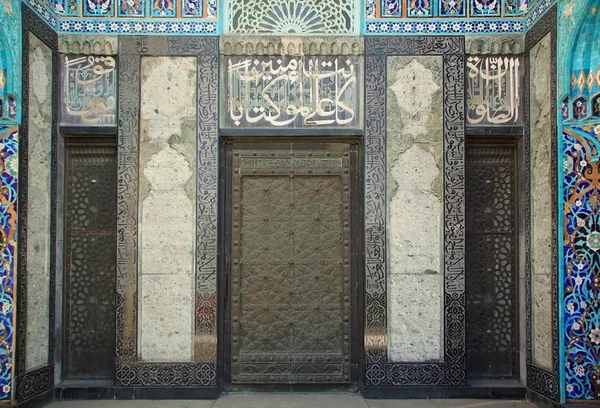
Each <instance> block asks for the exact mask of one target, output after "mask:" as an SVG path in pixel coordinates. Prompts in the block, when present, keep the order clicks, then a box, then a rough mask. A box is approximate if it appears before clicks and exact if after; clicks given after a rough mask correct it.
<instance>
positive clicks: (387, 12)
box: [381, 0, 402, 17]
mask: <svg viewBox="0 0 600 408" xmlns="http://www.w3.org/2000/svg"><path fill="white" fill-rule="evenodd" d="M381 16H382V17H401V16H402V4H401V2H400V0H382V1H381Z"/></svg>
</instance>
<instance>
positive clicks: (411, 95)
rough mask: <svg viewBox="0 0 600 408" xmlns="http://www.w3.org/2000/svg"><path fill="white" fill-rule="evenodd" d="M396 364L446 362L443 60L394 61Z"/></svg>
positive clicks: (390, 184) (391, 202)
mask: <svg viewBox="0 0 600 408" xmlns="http://www.w3.org/2000/svg"><path fill="white" fill-rule="evenodd" d="M387 72H388V79H387V81H388V83H387V87H388V91H387V101H388V104H387V123H388V125H387V197H388V251H389V258H388V262H389V271H390V273H389V281H388V301H389V310H388V316H389V317H388V325H389V333H388V335H389V342H388V344H389V346H388V349H389V358H390V359H391V360H392V361H396V362H429V361H440V360H441V359H442V358H443V356H442V355H443V310H442V308H443V296H442V293H443V286H442V285H443V265H442V243H443V224H442V216H443V193H442V182H443V181H442V180H443V165H442V150H443V142H442V140H443V133H442V117H443V110H442V106H443V105H442V93H443V91H442V89H443V87H442V85H443V79H442V72H443V59H442V57H390V58H388V68H387Z"/></svg>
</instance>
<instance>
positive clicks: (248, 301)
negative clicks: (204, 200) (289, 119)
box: [230, 143, 352, 384]
mask: <svg viewBox="0 0 600 408" xmlns="http://www.w3.org/2000/svg"><path fill="white" fill-rule="evenodd" d="M350 162H351V160H350V150H349V145H348V144H341V143H340V144H327V145H323V144H321V145H312V146H306V145H301V147H299V146H298V145H295V144H292V143H288V144H277V145H273V144H270V145H264V146H262V147H257V148H233V149H232V166H231V167H232V172H231V173H230V174H231V176H230V177H231V179H230V181H231V203H232V208H231V226H230V228H231V231H230V233H231V241H232V242H231V382H232V383H233V384H236V383H237V384H239V383H279V384H294V383H346V382H350V379H351V373H350V366H351V337H352V336H351V320H352V319H351V285H352V276H351V270H352V266H351V264H352V262H351V235H352V234H351V225H350V224H351V216H350V214H351V203H350V191H351V188H352V186H351V177H350V173H351V171H350Z"/></svg>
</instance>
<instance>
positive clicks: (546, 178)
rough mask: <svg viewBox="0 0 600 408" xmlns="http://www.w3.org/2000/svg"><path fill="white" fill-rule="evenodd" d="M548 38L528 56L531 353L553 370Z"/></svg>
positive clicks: (535, 358) (547, 36) (539, 362)
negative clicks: (529, 82) (529, 94)
mask: <svg viewBox="0 0 600 408" xmlns="http://www.w3.org/2000/svg"><path fill="white" fill-rule="evenodd" d="M551 41H552V36H551V34H548V35H546V37H544V39H543V40H541V41H540V42H539V43H538V44H537V45H536V46H535V47H534V48H533V49H532V50H531V53H530V72H529V75H530V81H531V97H530V98H531V100H530V108H529V112H530V137H531V144H530V146H531V147H530V149H531V151H530V155H531V278H532V279H531V282H532V283H531V285H532V288H531V299H532V304H531V307H532V311H531V313H532V340H531V341H532V352H533V363H534V364H535V365H536V366H539V367H541V368H545V369H548V370H551V369H552V353H553V351H552V330H554V329H553V327H552V188H553V186H552V174H551V160H552V157H551V146H552V116H551V109H552V102H551V97H552V93H551V82H552V75H551V70H550V68H551V64H552V63H553V62H552V60H551Z"/></svg>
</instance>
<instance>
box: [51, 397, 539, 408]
mask: <svg viewBox="0 0 600 408" xmlns="http://www.w3.org/2000/svg"><path fill="white" fill-rule="evenodd" d="M47 407H48V408H312V407H318V408H321V407H323V408H533V407H535V406H534V405H532V404H530V403H528V402H527V401H496V400H466V399H463V400H365V399H364V398H362V397H361V396H359V395H353V394H318V395H315V394H293V395H290V394H287V395H286V394H248V395H243V394H234V395H226V396H223V397H221V398H219V399H218V400H216V401H144V400H134V401H59V402H53V403H51V404H49V405H47Z"/></svg>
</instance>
